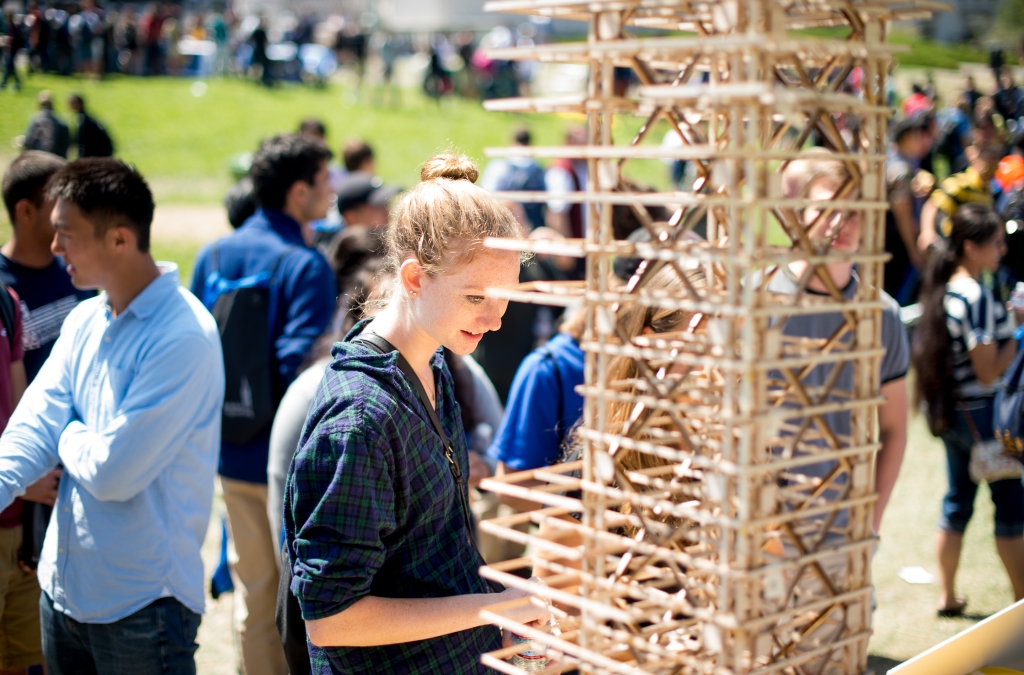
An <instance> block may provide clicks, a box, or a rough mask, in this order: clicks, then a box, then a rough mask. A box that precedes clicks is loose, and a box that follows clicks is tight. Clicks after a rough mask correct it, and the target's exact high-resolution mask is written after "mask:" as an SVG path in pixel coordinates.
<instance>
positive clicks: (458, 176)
mask: <svg viewBox="0 0 1024 675" xmlns="http://www.w3.org/2000/svg"><path fill="white" fill-rule="evenodd" d="M479 177H480V171H479V170H478V169H477V168H476V164H474V163H473V162H472V161H471V160H470V159H469V157H466V156H465V155H457V154H455V153H453V152H443V153H441V154H439V155H434V156H433V157H431V158H430V159H428V160H427V161H426V162H424V163H423V168H422V169H420V180H434V179H435V178H444V179H447V180H466V181H469V182H470V183H475V182H476V179H477V178H479Z"/></svg>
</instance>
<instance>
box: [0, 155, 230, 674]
mask: <svg viewBox="0 0 1024 675" xmlns="http://www.w3.org/2000/svg"><path fill="white" fill-rule="evenodd" d="M48 191H49V198H50V199H53V200H55V201H56V206H55V208H54V211H53V224H54V228H55V229H56V236H55V239H54V244H53V250H54V253H56V254H57V255H61V256H63V259H64V261H65V263H66V264H67V269H68V273H69V274H70V275H71V280H72V282H73V283H74V285H75V286H76V287H77V288H83V289H100V290H102V291H103V292H104V293H103V294H101V295H99V296H98V297H96V298H92V299H89V300H86V301H84V302H82V303H81V304H79V305H78V307H76V308H75V309H74V310H73V311H72V312H71V314H69V315H68V317H67V320H66V321H65V322H64V325H63V328H62V329H61V334H60V337H59V338H58V339H57V342H56V344H55V345H54V348H53V352H52V353H51V354H50V357H49V359H48V360H47V361H46V363H45V364H44V365H43V367H42V369H41V370H40V372H39V374H38V375H37V376H36V379H35V380H34V381H33V382H32V384H31V385H30V387H29V389H28V390H27V391H26V392H25V395H24V397H23V398H22V400H21V403H20V405H19V406H18V408H17V410H16V411H15V413H14V416H13V417H12V418H11V421H10V423H9V424H8V426H7V429H6V431H5V432H4V434H3V436H2V437H0V509H2V508H3V507H4V506H6V505H7V504H9V503H10V502H11V501H13V500H14V498H15V497H17V496H18V495H20V494H22V493H23V492H24V488H25V487H26V486H28V485H31V484H32V483H34V482H35V481H36V480H37V479H38V478H40V477H41V476H42V475H44V474H45V473H46V472H47V471H49V470H50V469H52V468H53V467H55V466H57V465H58V464H62V465H63V466H64V475H63V478H62V479H61V483H60V488H59V493H58V498H57V503H56V505H55V506H54V513H53V517H52V518H51V520H50V524H49V528H48V529H47V532H46V539H45V542H44V544H43V553H42V558H41V560H40V564H39V571H38V574H39V584H40V586H41V587H42V589H43V593H42V594H41V597H40V614H41V622H42V633H43V653H44V655H45V657H46V666H47V672H48V674H49V675H64V674H66V673H104V674H107V673H110V674H115V675H120V674H121V673H132V675H140V674H142V675H148V674H149V673H153V674H154V675H156V674H157V673H174V674H177V673H190V674H191V673H195V661H194V658H193V655H194V652H195V650H196V647H197V645H196V643H195V637H196V632H197V631H198V628H199V621H200V613H201V612H202V611H203V598H204V594H203V562H202V559H201V558H200V555H199V549H200V546H201V544H202V541H203V537H204V535H205V533H206V527H207V524H208V522H209V518H210V508H211V505H212V500H213V482H214V476H215V475H216V469H217V455H218V452H219V449H220V420H221V414H220V407H221V402H222V401H223V398H224V374H223V370H224V367H223V360H222V353H221V347H220V339H219V336H218V333H217V327H216V324H215V323H214V320H213V317H211V316H210V314H209V313H208V312H207V311H206V309H205V308H204V307H203V305H202V304H201V303H200V302H199V300H197V299H196V298H195V297H194V296H193V295H192V294H191V293H189V292H188V291H186V290H184V289H182V288H180V287H179V283H178V274H177V269H176V268H174V267H173V266H166V265H161V266H158V265H157V264H156V263H155V262H154V261H153V258H152V256H151V255H150V254H149V229H150V223H151V221H152V217H153V199H152V195H151V193H150V191H149V188H148V186H147V185H146V183H145V181H144V180H143V178H142V176H140V175H139V174H138V173H137V172H136V171H135V170H134V169H132V168H130V167H128V166H126V165H125V164H123V163H121V162H119V161H116V160H113V159H106V158H104V159H99V158H88V159H81V160H78V161H75V162H72V163H70V164H68V165H67V166H66V167H65V168H63V169H61V170H60V171H59V172H58V173H57V174H56V175H55V176H54V178H53V180H52V181H51V183H50V186H49V188H48Z"/></svg>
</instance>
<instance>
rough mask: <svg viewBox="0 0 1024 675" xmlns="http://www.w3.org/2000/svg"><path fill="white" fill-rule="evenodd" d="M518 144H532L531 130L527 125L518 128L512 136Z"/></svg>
mask: <svg viewBox="0 0 1024 675" xmlns="http://www.w3.org/2000/svg"><path fill="white" fill-rule="evenodd" d="M512 138H513V139H514V140H515V142H516V145H529V144H530V130H529V129H527V128H526V127H522V128H520V129H517V130H516V133H515V135H514V136H513V137H512Z"/></svg>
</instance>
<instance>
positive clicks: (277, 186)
mask: <svg viewBox="0 0 1024 675" xmlns="http://www.w3.org/2000/svg"><path fill="white" fill-rule="evenodd" d="M330 158H331V151H330V150H328V149H327V146H325V145H324V144H323V143H322V142H321V141H319V140H317V139H314V138H310V137H308V136H303V135H300V134H288V135H280V136H275V137H274V138H271V139H269V140H267V141H265V142H264V143H263V145H262V146H261V147H260V149H259V151H258V152H257V153H256V156H255V157H253V161H252V166H251V168H250V169H249V176H250V178H251V179H252V183H253V190H254V193H255V197H256V202H257V204H258V205H259V209H258V210H257V211H256V213H255V214H254V215H253V216H252V217H251V218H249V219H248V220H247V221H246V222H245V223H244V224H243V225H242V226H241V227H240V228H238V230H237V231H235V233H234V234H232V235H230V236H228V237H225V238H223V239H221V240H219V241H216V242H214V243H213V244H211V245H209V246H207V247H206V248H204V249H203V250H202V251H200V253H199V257H198V259H197V260H196V267H195V273H194V277H193V279H192V290H193V292H194V293H196V295H199V296H200V297H202V298H203V302H204V303H205V304H206V306H207V307H208V308H210V309H211V311H212V312H213V315H214V318H215V319H216V320H217V323H218V326H219V327H220V332H221V341H222V343H223V347H224V365H225V379H226V391H227V393H226V396H225V400H224V408H223V416H222V422H223V431H222V444H221V455H220V467H219V473H220V476H221V485H222V487H223V490H224V503H225V505H226V507H227V512H228V525H229V528H230V531H231V538H232V541H233V543H234V554H233V555H232V565H233V569H234V572H235V574H236V575H237V577H238V579H239V581H240V582H241V586H242V587H241V601H242V602H244V604H245V607H244V611H237V612H236V613H235V616H236V621H237V625H236V630H237V631H238V636H239V643H240V644H239V646H240V649H241V653H240V655H239V656H240V658H241V665H242V672H243V673H245V674H246V675H261V674H263V673H266V674H268V675H283V674H284V673H286V672H287V665H286V664H285V659H284V650H283V649H282V647H281V641H280V638H279V637H278V634H277V628H276V626H275V624H274V611H275V607H276V603H277V585H278V578H279V572H278V566H277V559H278V558H277V557H278V555H279V551H280V546H279V542H280V536H281V534H280V533H279V532H271V531H270V523H269V521H268V520H267V456H268V453H269V448H270V426H271V422H272V421H273V419H274V413H275V412H276V410H277V407H278V405H279V404H280V402H281V398H282V396H283V395H284V392H285V390H286V389H287V388H288V385H289V384H290V383H291V381H292V380H294V379H295V376H296V374H297V373H298V370H299V367H300V365H301V364H302V362H303V360H304V359H305V358H306V354H307V352H308V351H309V349H310V347H311V346H312V344H313V342H314V341H315V340H316V338H317V337H319V335H320V334H321V333H322V332H323V331H324V329H325V328H326V327H327V324H328V322H329V321H330V318H331V314H332V312H333V310H334V304H335V284H334V275H333V273H332V272H331V268H330V265H329V264H328V263H327V260H326V259H325V258H324V257H323V255H321V254H320V253H319V252H318V251H317V250H316V249H314V248H311V246H310V243H311V242H312V230H311V229H310V223H311V222H313V221H315V220H319V219H321V218H323V217H324V216H325V215H326V213H327V208H328V206H329V205H330V202H331V192H330V188H329V185H328V161H329V160H330ZM236 602H238V599H237V598H236Z"/></svg>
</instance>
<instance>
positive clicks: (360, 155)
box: [341, 138, 373, 171]
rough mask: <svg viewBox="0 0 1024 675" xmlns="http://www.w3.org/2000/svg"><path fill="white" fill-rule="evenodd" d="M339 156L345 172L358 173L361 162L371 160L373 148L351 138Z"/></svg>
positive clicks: (364, 142)
mask: <svg viewBox="0 0 1024 675" xmlns="http://www.w3.org/2000/svg"><path fill="white" fill-rule="evenodd" d="M341 155H342V158H343V159H344V162H345V170H346V171H358V170H359V167H361V166H362V165H363V162H365V161H366V160H368V159H373V148H371V147H370V146H369V145H368V144H367V142H366V141H364V140H363V139H361V138H353V139H352V140H351V141H349V142H348V143H346V144H345V149H344V150H342V152H341Z"/></svg>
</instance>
